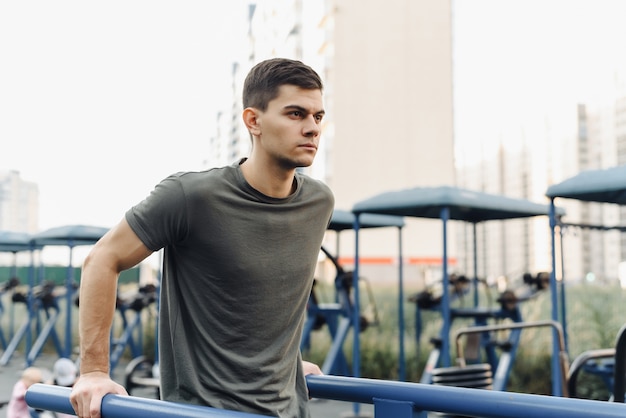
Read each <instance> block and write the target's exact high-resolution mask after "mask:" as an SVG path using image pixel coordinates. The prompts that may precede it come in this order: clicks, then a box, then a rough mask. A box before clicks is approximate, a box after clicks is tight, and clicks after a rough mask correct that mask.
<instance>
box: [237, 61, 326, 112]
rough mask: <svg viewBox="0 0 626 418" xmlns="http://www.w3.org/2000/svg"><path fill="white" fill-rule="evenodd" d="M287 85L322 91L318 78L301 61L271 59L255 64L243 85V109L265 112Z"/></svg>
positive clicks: (320, 81)
mask: <svg viewBox="0 0 626 418" xmlns="http://www.w3.org/2000/svg"><path fill="white" fill-rule="evenodd" d="M285 84H289V85H293V86H296V87H300V88H302V89H306V90H323V84H322V80H321V79H320V76H319V75H318V74H317V73H316V72H315V71H314V70H313V69H312V68H311V67H309V66H308V65H306V64H303V63H302V62H301V61H297V60H291V59H286V58H271V59H268V60H265V61H261V62H259V63H258V64H256V65H255V66H254V67H252V69H251V70H250V72H249V73H248V76H247V77H246V80H245V82H244V84H243V107H244V109H245V108H247V107H255V108H257V109H260V110H262V111H265V110H267V105H268V104H269V102H271V101H272V100H274V99H275V98H276V97H278V90H279V88H280V87H281V86H283V85H285Z"/></svg>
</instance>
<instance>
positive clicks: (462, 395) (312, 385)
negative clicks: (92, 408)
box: [26, 376, 626, 418]
mask: <svg viewBox="0 0 626 418" xmlns="http://www.w3.org/2000/svg"><path fill="white" fill-rule="evenodd" d="M307 384H308V387H309V394H310V395H311V396H312V397H314V398H322V399H333V400H338V401H344V402H353V403H355V404H356V403H359V404H374V405H376V410H377V414H376V415H377V416H378V415H381V416H380V417H378V418H405V416H406V417H409V416H410V417H418V416H419V417H422V416H423V413H422V411H432V412H442V413H446V414H457V415H466V416H467V415H469V416H476V417H482V418H526V417H550V418H589V417H590V416H592V417H594V418H609V417H614V418H618V417H619V418H622V417H624V416H626V404H623V403H614V402H603V401H591V400H586V399H571V398H563V397H560V396H544V395H530V394H524V393H513V392H501V391H492V390H485V389H469V388H460V387H452V386H436V385H426V384H420V383H408V382H397V381H388V380H377V379H365V378H355V377H341V376H307ZM70 392H71V389H70V388H65V387H60V386H52V385H44V384H35V385H33V386H31V387H30V388H29V389H28V391H27V392H26V402H27V403H28V405H30V406H31V407H33V408H37V409H43V410H49V411H55V412H62V413H66V414H74V411H73V409H72V406H71V405H70V402H69V395H70ZM411 405H412V408H413V411H410V409H411V408H410V406H411ZM392 411H393V414H392V415H389V413H392ZM398 414H401V416H398ZM393 415H395V416H393ZM102 416H103V418H122V417H137V418H165V417H191V418H201V417H203V418H259V417H260V415H255V414H248V413H243V412H236V411H226V410H222V409H216V408H208V407H201V406H192V405H184V404H178V403H173V402H165V401H159V400H154V399H147V398H139V397H134V396H120V395H107V396H105V397H104V400H103V402H102Z"/></svg>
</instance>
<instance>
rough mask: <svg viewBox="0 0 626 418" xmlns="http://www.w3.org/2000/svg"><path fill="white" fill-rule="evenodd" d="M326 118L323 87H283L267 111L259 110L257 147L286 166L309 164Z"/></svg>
mask: <svg viewBox="0 0 626 418" xmlns="http://www.w3.org/2000/svg"><path fill="white" fill-rule="evenodd" d="M323 117H324V107H323V104H322V92H321V91H320V90H305V89H301V88H299V87H296V86H292V85H284V86H281V87H280V90H279V94H278V97H276V98H275V99H274V100H272V101H271V102H269V104H268V107H267V110H266V111H264V112H260V111H259V113H258V117H257V122H258V124H259V127H260V135H259V136H258V141H257V142H256V143H255V147H256V146H259V147H260V151H262V152H263V153H264V154H265V155H266V156H267V157H268V158H269V159H272V160H274V161H275V162H276V163H278V164H279V165H281V166H283V167H284V168H286V169H293V168H296V167H308V166H310V165H311V164H313V159H314V158H315V154H316V153H317V147H318V145H319V140H320V134H321V125H322V118H323Z"/></svg>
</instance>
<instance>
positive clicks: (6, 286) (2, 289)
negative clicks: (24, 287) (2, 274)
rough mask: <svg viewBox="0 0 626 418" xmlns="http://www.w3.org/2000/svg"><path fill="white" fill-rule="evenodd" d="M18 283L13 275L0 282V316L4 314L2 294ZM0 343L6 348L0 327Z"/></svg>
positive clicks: (5, 341)
mask: <svg viewBox="0 0 626 418" xmlns="http://www.w3.org/2000/svg"><path fill="white" fill-rule="evenodd" d="M19 284H20V280H19V279H18V278H17V277H13V278H12V279H10V280H7V281H6V282H4V283H2V284H0V318H2V316H3V315H4V311H5V309H4V303H3V302H2V296H4V295H5V294H6V293H7V292H8V291H9V290H12V289H14V288H15V287H16V286H18V285H19ZM0 344H2V349H3V350H6V348H7V340H6V337H5V335H4V331H3V329H2V328H0Z"/></svg>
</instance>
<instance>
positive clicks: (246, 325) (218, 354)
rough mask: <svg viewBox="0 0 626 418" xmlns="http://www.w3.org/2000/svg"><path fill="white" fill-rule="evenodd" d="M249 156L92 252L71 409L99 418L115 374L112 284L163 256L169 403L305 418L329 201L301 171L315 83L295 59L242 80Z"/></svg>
mask: <svg viewBox="0 0 626 418" xmlns="http://www.w3.org/2000/svg"><path fill="white" fill-rule="evenodd" d="M243 105H244V111H243V115H242V116H243V121H244V123H245V124H246V127H247V128H248V131H249V132H250V135H251V138H252V150H251V153H250V156H249V158H247V159H242V160H241V161H239V162H237V163H235V164H233V165H231V166H227V167H222V168H216V169H211V170H208V171H204V172H187V173H178V174H174V175H172V176H170V177H168V178H167V179H165V180H163V181H162V182H161V183H160V184H158V185H157V186H156V187H155V189H154V190H153V192H152V193H151V194H150V196H149V197H147V198H146V199H145V200H144V201H142V202H141V203H139V204H138V205H136V206H134V207H133V208H131V209H130V210H129V211H128V212H127V213H126V215H125V217H124V219H122V220H121V222H120V223H119V224H118V225H117V226H115V227H114V228H112V229H111V230H110V231H109V232H108V233H107V234H105V236H104V237H102V239H101V240H100V241H99V242H98V243H97V244H96V245H95V246H94V247H93V249H92V251H91V252H90V254H89V255H88V256H87V258H86V259H85V262H84V265H83V271H82V278H81V286H80V310H79V333H80V353H81V363H80V377H79V379H78V381H77V382H76V384H75V385H74V387H73V390H72V393H71V396H70V401H71V403H72V406H73V407H74V409H75V411H76V413H77V415H78V416H79V417H81V418H85V417H99V416H100V404H101V401H102V397H103V396H104V395H105V394H107V393H115V394H126V391H125V389H124V388H123V387H122V386H120V385H118V384H117V383H115V382H114V381H112V380H111V379H110V377H109V371H110V370H109V332H110V326H111V321H112V319H113V314H114V309H115V295H116V288H117V277H118V275H119V273H120V272H121V271H123V270H125V269H128V268H130V267H133V266H134V265H136V264H137V263H139V262H140V261H141V260H143V259H145V258H146V257H147V256H149V255H150V254H151V253H152V252H154V251H157V250H159V249H161V248H164V261H163V279H162V283H161V299H160V306H161V311H160V322H159V324H160V329H159V363H160V368H161V370H160V375H161V396H162V398H163V399H164V400H168V401H173V402H183V403H191V404H198V405H207V406H212V407H216V408H223V409H231V410H237V411H245V412H251V413H256V414H261V415H269V416H276V417H289V418H296V417H298V418H302V417H307V416H309V413H308V406H307V402H308V391H307V388H306V382H305V380H304V376H305V375H306V374H310V373H316V374H319V373H321V372H320V370H319V368H318V367H317V366H316V365H313V364H311V363H307V362H303V361H302V359H301V356H300V351H299V344H300V338H301V333H302V327H303V320H304V317H305V309H306V303H307V300H308V297H309V294H310V290H311V286H312V281H313V274H314V270H315V265H316V262H317V257H318V255H319V251H320V247H321V243H322V238H323V236H324V233H325V230H326V227H327V226H328V223H329V222H330V218H331V215H332V211H333V207H334V197H333V195H332V193H331V191H330V190H329V188H328V187H327V186H325V185H324V184H323V183H321V182H319V181H317V180H313V179H311V178H309V177H307V176H305V175H303V174H301V173H299V172H297V170H296V169H297V168H298V167H307V166H310V165H311V164H312V163H313V159H314V157H315V154H316V152H317V148H318V145H319V140H320V133H321V124H322V118H323V116H324V107H323V103H322V82H321V80H320V78H319V76H318V75H317V74H316V73H315V71H313V70H312V69H311V68H310V67H308V66H306V65H304V64H303V63H301V62H299V61H294V60H288V59H280V58H278V59H270V60H266V61H263V62H261V63H259V64H257V65H256V66H255V67H254V68H252V70H251V71H250V73H249V74H248V76H247V78H246V81H245V83H244V89H243Z"/></svg>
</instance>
